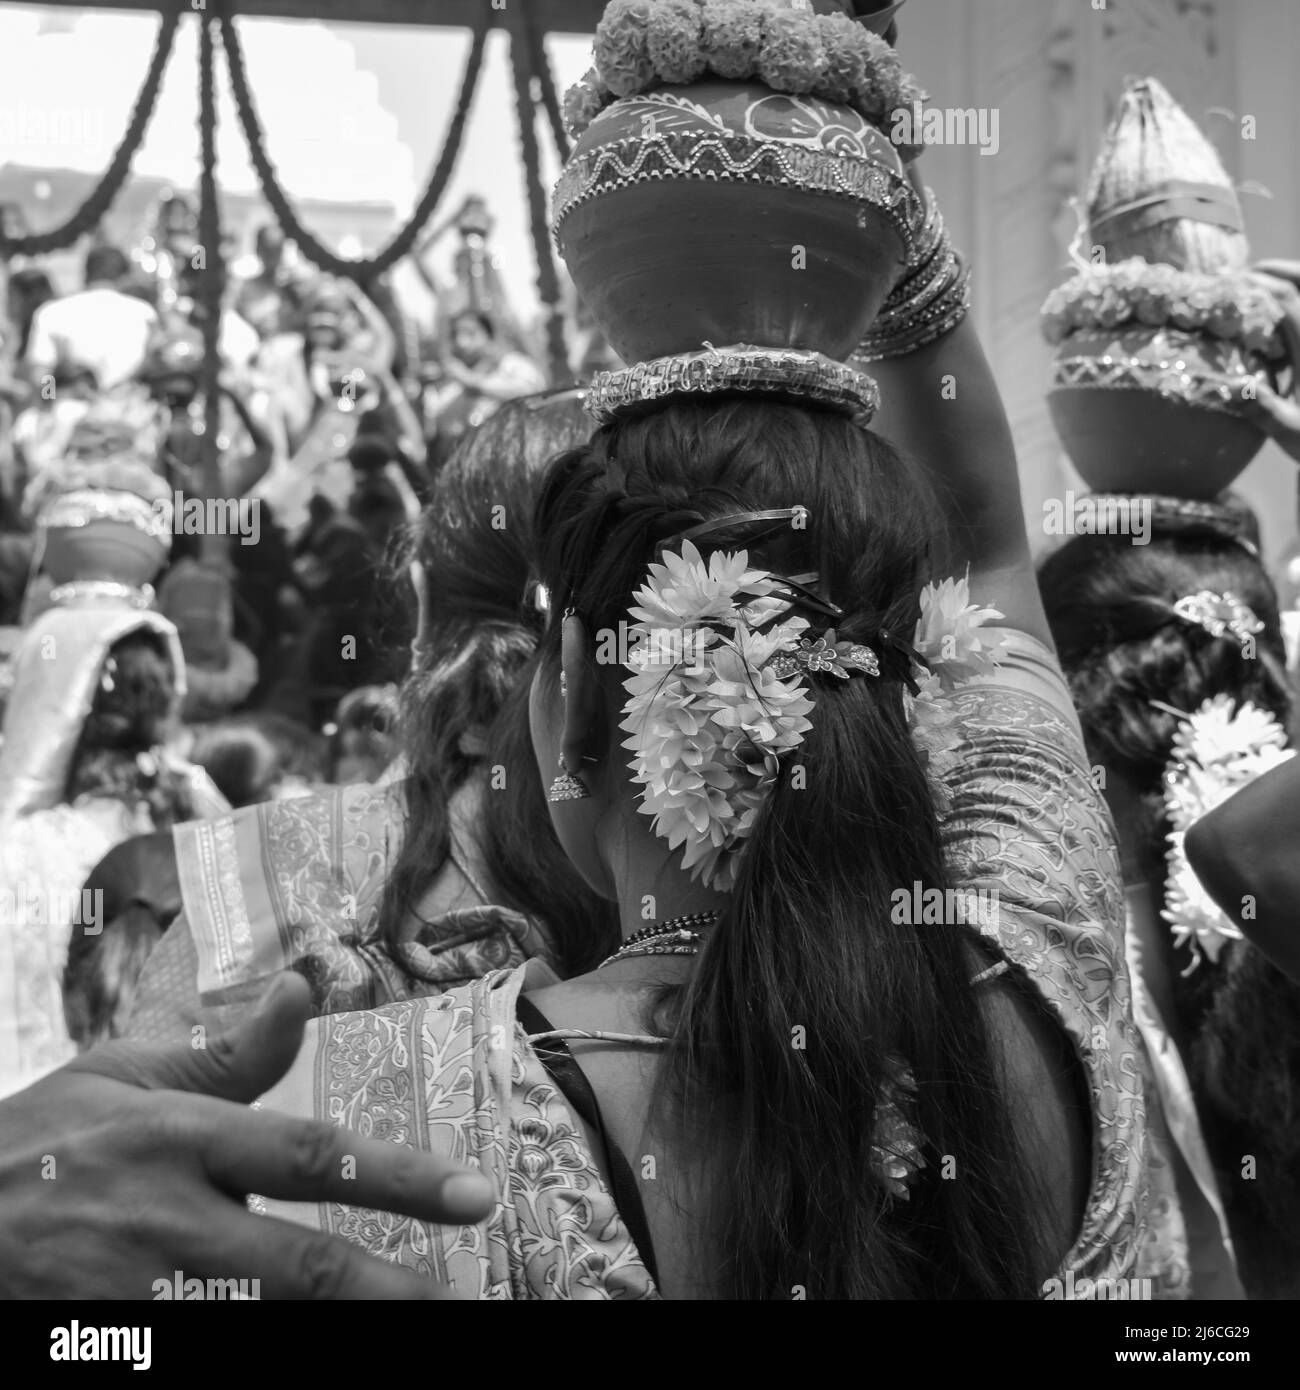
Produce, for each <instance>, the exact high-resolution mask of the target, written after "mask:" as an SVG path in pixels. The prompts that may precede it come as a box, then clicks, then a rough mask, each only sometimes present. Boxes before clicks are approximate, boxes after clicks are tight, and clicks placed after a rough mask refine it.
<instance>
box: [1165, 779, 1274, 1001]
mask: <svg viewBox="0 0 1300 1390" xmlns="http://www.w3.org/2000/svg"><path fill="white" fill-rule="evenodd" d="M1185 848H1186V850H1187V859H1188V862H1189V863H1190V864H1191V866H1192V868H1193V869H1194V870H1195V871H1196V876H1197V878H1199V879H1200V880H1201V883H1202V884H1203V885H1204V887H1205V890H1206V892H1207V893H1209V895H1210V896H1211V897H1212V898H1213V899H1214V901H1215V902H1216V903H1218V905H1219V906H1220V907H1221V908H1222V909H1223V911H1224V912H1225V913H1226V914H1227V915H1228V918H1229V920H1230V921H1232V922H1233V923H1235V924H1236V926H1238V927H1239V928H1240V929H1241V931H1242V932H1243V933H1244V934H1245V936H1246V937H1247V938H1248V939H1249V940H1250V941H1251V942H1252V943H1253V944H1254V945H1255V946H1257V947H1258V948H1259V949H1260V950H1261V951H1262V952H1263V953H1264V954H1265V955H1266V956H1267V957H1268V958H1269V960H1271V961H1272V962H1273V964H1274V965H1276V966H1277V968H1278V969H1279V970H1281V971H1283V972H1285V973H1286V974H1287V975H1288V976H1290V978H1291V979H1292V980H1294V981H1295V982H1296V983H1297V984H1300V757H1297V758H1292V759H1291V760H1290V761H1289V762H1286V763H1284V764H1283V765H1282V766H1281V767H1275V768H1274V769H1273V770H1272V772H1266V773H1265V774H1264V776H1262V777H1260V778H1259V779H1258V780H1256V781H1254V782H1252V783H1251V784H1250V785H1249V786H1248V787H1243V788H1242V789H1241V791H1239V792H1238V793H1237V794H1236V795H1235V796H1233V797H1230V798H1229V799H1228V800H1227V801H1225V802H1224V803H1223V804H1222V805H1221V806H1216V807H1215V809H1214V810H1213V811H1211V812H1210V813H1209V815H1207V816H1203V817H1202V818H1201V819H1200V820H1199V821H1197V822H1196V824H1195V825H1194V826H1192V828H1191V829H1190V830H1189V831H1188V832H1187V838H1186V841H1185Z"/></svg>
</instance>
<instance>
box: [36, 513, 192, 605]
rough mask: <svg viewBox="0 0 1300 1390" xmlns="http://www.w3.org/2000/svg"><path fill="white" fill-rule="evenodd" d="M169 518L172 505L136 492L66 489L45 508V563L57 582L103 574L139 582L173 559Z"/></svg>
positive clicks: (107, 577)
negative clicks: (163, 505) (67, 490)
mask: <svg viewBox="0 0 1300 1390" xmlns="http://www.w3.org/2000/svg"><path fill="white" fill-rule="evenodd" d="M169 523H170V506H169V505H168V506H166V507H162V506H158V505H157V504H151V503H149V502H147V501H146V500H145V499H144V498H141V497H137V496H135V495H134V494H131V493H118V492H109V491H105V490H86V491H84V492H69V493H65V494H63V495H61V496H59V497H57V498H55V499H54V500H53V501H52V502H51V503H50V504H49V506H48V507H47V508H46V509H45V510H44V511H43V512H42V514H41V519H40V533H41V535H42V537H43V541H44V545H43V550H42V556H41V568H42V569H43V570H44V571H45V573H46V574H48V575H49V576H50V578H51V579H53V580H54V582H55V583H56V584H70V583H72V582H73V581H74V580H86V579H102V580H111V581H116V582H117V583H119V584H128V585H131V586H132V587H136V588H138V587H139V586H140V585H142V584H147V583H148V582H149V581H150V580H151V579H153V577H154V576H155V575H156V574H157V573H158V571H159V570H160V569H162V567H163V565H164V564H166V562H167V555H168V551H169V550H170V547H171V537H170V532H169Z"/></svg>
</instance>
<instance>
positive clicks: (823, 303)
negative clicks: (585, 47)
mask: <svg viewBox="0 0 1300 1390" xmlns="http://www.w3.org/2000/svg"><path fill="white" fill-rule="evenodd" d="M822 10H824V11H826V12H825V13H819V12H818V11H822ZM594 52H595V67H594V69H593V70H592V71H591V72H590V73H589V74H588V75H587V77H586V78H585V79H584V80H583V81H582V82H581V83H579V84H578V86H577V87H575V88H574V89H573V90H572V91H570V93H569V94H568V98H567V101H566V116H567V119H568V122H569V127H570V130H571V132H572V133H573V135H574V137H575V140H576V144H575V147H574V151H573V155H572V157H571V158H570V160H569V162H568V164H567V165H566V167H565V170H564V173H563V176H562V177H561V180H560V183H559V186H558V188H557V189H556V195H555V221H556V233H557V237H558V240H559V244H560V248H561V251H562V253H563V255H564V258H565V260H566V262H567V263H568V266H569V270H570V272H571V273H572V275H573V279H574V282H575V284H576V286H577V289H578V292H579V294H580V296H581V297H582V299H583V300H584V301H585V302H586V303H587V304H588V305H589V306H590V308H591V311H592V314H593V316H594V317H595V318H596V320H597V321H598V322H599V323H600V325H601V327H602V328H603V329H604V331H605V333H606V335H607V337H608V339H609V341H610V343H611V344H612V345H613V347H614V349H615V351H617V353H618V354H619V356H620V357H622V358H623V360H624V361H626V362H629V363H632V364H635V365H633V366H632V367H630V368H629V370H628V371H627V372H615V373H602V374H600V375H599V376H598V377H597V378H596V380H595V382H594V383H593V388H592V393H591V400H592V408H593V414H595V415H596V417H597V418H598V419H606V418H612V417H613V416H614V415H615V414H617V413H618V412H619V411H620V410H621V409H623V408H625V407H632V406H634V405H636V404H637V403H644V402H645V401H648V400H653V399H658V398H662V397H664V396H667V395H672V394H681V393H689V394H707V393H712V392H718V391H727V390H731V391H736V390H741V391H759V392H763V393H764V394H768V395H771V394H776V393H783V394H786V395H787V396H789V397H792V398H795V399H804V400H815V401H820V402H822V403H824V404H829V405H832V406H833V407H835V408H838V409H842V410H844V411H845V412H847V413H850V414H854V415H856V416H858V417H859V418H860V419H862V420H863V421H864V422H865V420H867V419H869V418H870V416H871V413H872V411H873V410H874V408H875V391H874V386H873V385H872V384H871V383H869V382H867V381H865V380H863V379H862V377H861V375H860V374H856V373H854V372H853V371H851V370H849V369H847V368H845V367H844V366H843V362H844V360H845V359H846V358H847V357H848V356H849V354H850V353H851V352H853V351H854V350H855V349H856V348H857V347H858V345H859V344H860V343H861V342H862V340H863V338H864V336H865V335H866V334H867V332H868V330H869V328H870V327H871V325H872V323H873V321H874V320H875V319H876V317H877V315H878V314H879V312H880V310H881V306H882V305H883V304H884V302H885V300H886V296H887V295H888V294H889V291H890V289H891V287H892V286H893V285H894V284H895V282H896V281H897V280H898V278H899V276H900V273H901V272H902V271H903V268H904V266H905V265H908V264H910V263H911V261H912V259H913V257H914V255H915V252H916V249H917V247H916V242H917V238H918V234H919V233H920V232H921V231H922V230H923V228H924V224H925V215H924V209H923V207H922V204H921V200H920V198H919V197H918V195H917V193H916V192H915V190H914V188H913V187H912V184H911V183H910V182H909V180H908V178H907V174H906V168H905V163H906V161H907V160H910V159H911V158H913V157H915V155H916V154H917V153H918V152H919V150H918V148H917V147H908V146H899V145H896V144H895V143H894V142H893V141H892V140H891V138H890V135H889V132H890V130H891V129H892V128H893V123H892V117H893V114H894V112H895V111H896V110H898V109H900V108H910V107H911V106H912V105H913V103H915V102H918V101H920V100H922V99H923V97H924V93H923V92H921V90H920V88H919V87H918V86H917V85H916V83H915V82H914V81H913V79H911V78H910V77H908V76H906V75H905V74H904V73H903V71H902V69H901V67H900V65H899V62H898V59H897V57H896V56H895V55H894V52H893V50H892V49H891V48H890V47H889V45H888V44H887V43H885V41H884V40H883V39H881V38H880V37H878V35H876V34H875V33H873V32H871V30H870V29H869V28H867V27H866V25H865V24H863V23H861V22H859V21H857V20H855V19H854V18H853V17H851V14H850V12H849V7H848V5H847V4H841V5H832V4H830V3H821V4H819V5H818V6H817V7H816V8H814V6H813V5H812V4H810V3H807V0H794V3H784V0H614V3H613V4H611V5H610V6H609V7H608V9H607V10H606V12H605V15H604V18H603V19H602V20H601V23H600V26H599V28H598V29H597V32H596V41H595V51H594Z"/></svg>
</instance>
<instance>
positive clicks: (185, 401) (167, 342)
mask: <svg viewBox="0 0 1300 1390" xmlns="http://www.w3.org/2000/svg"><path fill="white" fill-rule="evenodd" d="M202 370H203V339H202V336H201V335H200V333H199V330H198V329H197V328H194V327H192V326H191V325H189V324H183V323H180V322H175V323H172V324H169V325H168V327H167V328H166V329H160V330H159V332H158V333H157V334H156V335H155V336H154V338H153V339H152V341H151V342H150V344H149V350H148V352H147V353H146V355H145V359H144V361H143V362H142V363H141V364H140V367H139V370H138V372H137V373H136V376H137V379H138V380H139V381H140V382H142V383H143V384H144V385H145V386H146V387H147V388H148V391H149V394H150V396H151V397H152V399H153V400H154V401H155V402H156V403H157V405H159V406H160V407H161V408H162V410H163V411H164V412H165V421H166V426H165V428H166V434H165V438H164V441H163V446H162V459H161V461H160V467H161V468H162V470H163V472H164V473H165V476H166V477H167V479H168V480H169V481H170V482H171V483H172V484H173V486H175V487H177V488H180V489H181V490H182V491H188V492H190V493H192V494H194V495H197V496H202V495H203V493H204V492H205V490H206V489H205V488H204V486H203V483H202V479H201V472H200V470H201V468H202V461H203V439H202V429H203V398H202V395H201V386H202ZM217 389H218V391H219V393H220V395H221V410H222V416H223V426H224V428H223V435H224V436H225V438H226V441H227V443H226V447H225V448H224V449H223V451H222V456H221V485H222V489H223V491H224V492H225V494H226V495H227V496H229V497H243V496H244V495H245V494H246V493H247V492H249V491H250V490H251V489H252V488H253V487H254V486H255V485H256V484H257V483H258V482H259V481H260V480H261V479H262V478H263V477H264V476H265V475H266V473H267V471H268V470H269V469H270V467H271V464H272V462H273V460H274V455H275V441H274V438H273V436H272V433H271V431H270V429H269V428H268V426H267V424H266V422H264V421H263V420H262V419H260V418H259V417H258V416H257V414H256V413H255V412H254V410H253V408H252V406H251V404H250V399H251V397H252V396H253V394H254V392H253V388H252V386H251V384H250V383H249V382H248V381H247V379H246V378H245V377H244V376H243V375H241V374H240V373H238V372H236V371H234V370H230V369H226V370H223V372H222V375H221V377H220V378H219V380H218V384H217Z"/></svg>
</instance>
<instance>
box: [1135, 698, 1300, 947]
mask: <svg viewBox="0 0 1300 1390" xmlns="http://www.w3.org/2000/svg"><path fill="white" fill-rule="evenodd" d="M1161 708H1167V706H1161ZM1173 712H1174V713H1176V714H1177V713H1181V711H1177V710H1175V711H1173ZM1293 756H1294V751H1293V750H1292V749H1289V748H1287V747H1286V733H1285V731H1284V730H1283V728H1282V726H1281V725H1280V724H1279V723H1278V722H1277V720H1276V719H1274V718H1273V716H1272V715H1271V714H1269V713H1268V712H1267V711H1266V710H1261V709H1257V708H1256V707H1255V706H1254V705H1252V704H1250V703H1249V702H1245V703H1243V704H1242V705H1241V706H1240V707H1238V706H1237V705H1236V702H1235V701H1234V700H1233V699H1232V697H1231V696H1229V695H1216V696H1215V697H1214V698H1213V699H1212V700H1206V701H1205V703H1204V704H1202V705H1201V707H1200V708H1199V709H1198V710H1197V711H1196V713H1195V714H1190V715H1183V724H1182V726H1181V727H1180V728H1179V730H1178V732H1177V734H1176V735H1175V736H1174V741H1173V746H1172V749H1171V751H1170V756H1169V764H1168V767H1167V769H1166V771H1165V810H1166V812H1167V814H1168V816H1169V823H1170V830H1169V836H1168V840H1169V849H1168V854H1167V864H1168V871H1167V875H1166V878H1165V905H1164V908H1163V909H1162V912H1161V915H1162V916H1163V917H1164V919H1165V921H1166V922H1168V923H1169V925H1170V926H1171V927H1172V928H1173V932H1174V942H1175V944H1176V945H1179V946H1181V945H1183V944H1184V942H1190V944H1191V948H1192V953H1193V957H1194V959H1193V963H1192V968H1195V966H1196V964H1197V963H1198V962H1199V961H1200V959H1201V958H1202V957H1204V958H1206V959H1208V960H1210V961H1211V962H1214V961H1217V960H1218V958H1219V954H1220V952H1221V951H1222V950H1223V946H1224V943H1225V942H1228V941H1240V940H1241V932H1240V931H1239V930H1238V929H1237V927H1236V926H1235V925H1234V924H1233V923H1232V922H1231V921H1230V920H1229V918H1228V917H1227V916H1226V914H1225V913H1224V912H1223V911H1222V909H1221V908H1220V907H1219V905H1218V904H1217V903H1216V902H1215V901H1214V899H1213V898H1211V897H1210V895H1209V894H1208V893H1207V892H1206V891H1205V889H1204V888H1203V887H1202V886H1201V881H1200V879H1199V878H1197V876H1196V874H1195V872H1194V871H1193V869H1192V866H1191V865H1190V864H1189V863H1188V862H1187V852H1186V849H1185V845H1184V841H1185V838H1186V834H1187V831H1188V830H1189V829H1191V827H1192V826H1193V825H1194V824H1195V823H1196V822H1197V821H1198V820H1200V819H1201V817H1202V816H1205V815H1208V814H1209V813H1210V812H1211V811H1213V810H1214V808H1215V807H1216V806H1219V805H1221V804H1222V803H1223V802H1225V801H1226V800H1227V799H1228V798H1229V797H1230V796H1233V795H1234V794H1235V793H1237V792H1239V791H1240V790H1241V789H1242V788H1243V787H1245V786H1248V785H1249V784H1250V783H1251V782H1253V781H1254V780H1255V778H1257V777H1260V776H1262V775H1263V774H1264V773H1265V772H1269V771H1271V770H1272V769H1273V768H1275V767H1278V766H1280V765H1281V764H1282V763H1284V762H1286V761H1287V760H1288V759H1289V758H1291V757H1293Z"/></svg>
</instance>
